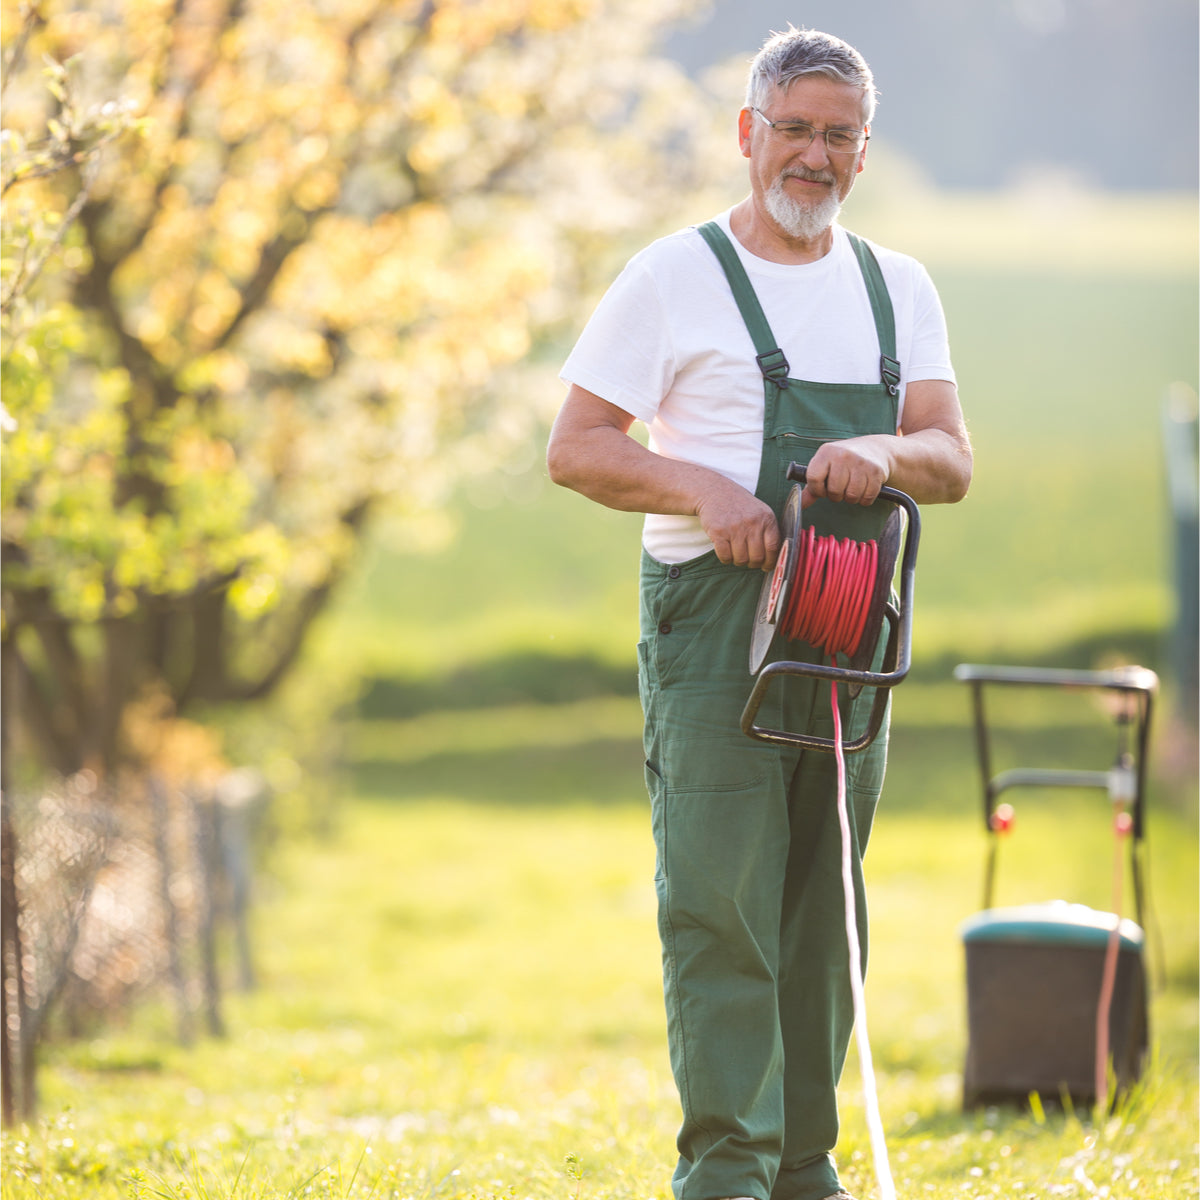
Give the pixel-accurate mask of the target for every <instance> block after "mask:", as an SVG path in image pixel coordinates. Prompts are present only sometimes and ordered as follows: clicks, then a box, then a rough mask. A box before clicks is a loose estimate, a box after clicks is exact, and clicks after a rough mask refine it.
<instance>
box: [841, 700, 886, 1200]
mask: <svg viewBox="0 0 1200 1200" xmlns="http://www.w3.org/2000/svg"><path fill="white" fill-rule="evenodd" d="M829 688H830V692H831V694H832V697H833V736H834V756H835V758H836V759H837V780H838V797H837V803H838V823H839V824H840V826H841V830H842V891H843V892H844V893H845V897H846V905H845V908H846V944H847V946H848V947H849V949H850V992H851V995H853V997H854V1037H855V1041H856V1043H857V1045H858V1062H859V1069H860V1071H861V1072H862V1085H863V1103H864V1106H865V1108H866V1113H867V1128H868V1130H869V1131H870V1134H871V1153H872V1155H873V1157H874V1160H875V1179H876V1180H877V1182H878V1183H879V1196H880V1200H896V1185H895V1183H894V1182H893V1180H892V1168H891V1165H890V1164H889V1162H888V1152H887V1140H886V1139H885V1138H884V1134H883V1121H882V1119H881V1118H880V1116H879V1096H878V1094H877V1092H876V1090H875V1067H874V1064H873V1062H872V1060H871V1041H870V1038H869V1037H868V1036H867V1001H866V996H865V995H864V994H863V983H862V949H861V947H860V946H859V942H858V916H857V911H856V909H857V906H856V904H855V901H854V872H853V867H852V863H851V842H850V817H849V814H848V812H847V808H846V759H845V756H844V755H843V753H842V718H841V713H840V712H839V711H838V695H837V683H836V682H831V683H830V685H829Z"/></svg>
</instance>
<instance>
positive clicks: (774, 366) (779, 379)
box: [754, 349, 899, 387]
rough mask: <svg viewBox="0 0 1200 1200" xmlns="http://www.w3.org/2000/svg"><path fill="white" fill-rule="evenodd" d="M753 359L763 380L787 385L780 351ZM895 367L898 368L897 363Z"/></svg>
mask: <svg viewBox="0 0 1200 1200" xmlns="http://www.w3.org/2000/svg"><path fill="white" fill-rule="evenodd" d="M754 358H755V361H756V362H757V363H758V369H759V370H760V371H761V372H762V373H763V378H764V379H769V380H770V381H771V382H772V383H775V384H778V385H779V386H780V387H785V386H786V385H787V379H788V372H789V371H790V370H791V367H789V366H788V360H787V358H786V357H785V355H784V353H783V351H782V350H779V349H775V350H768V351H767V352H766V354H756V355H755V356H754ZM896 365H897V366H899V364H898V363H897V364H896ZM897 378H899V376H897Z"/></svg>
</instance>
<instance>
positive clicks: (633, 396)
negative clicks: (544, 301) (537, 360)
mask: <svg viewBox="0 0 1200 1200" xmlns="http://www.w3.org/2000/svg"><path fill="white" fill-rule="evenodd" d="M675 370H676V365H675V354H674V349H673V346H672V338H671V328H670V324H669V321H668V319H667V313H666V306H665V305H664V304H663V300H662V297H661V295H660V294H659V291H658V288H657V287H656V286H655V283H654V277H653V275H652V274H651V272H650V270H649V269H648V267H647V265H646V263H645V262H644V256H643V255H639V256H637V257H635V258H634V259H632V260H631V261H630V262H629V264H628V265H627V266H626V267H625V269H624V270H623V271H622V272H621V274H620V275H618V276H617V278H616V280H615V281H614V282H613V284H612V286H611V287H610V288H609V289H608V291H607V292H606V293H605V294H604V297H603V298H602V299H601V301H600V303H599V304H598V305H597V306H596V311H595V312H594V313H593V314H592V316H591V319H590V320H589V321H588V323H587V324H586V325H585V326H584V329H583V332H582V333H581V334H580V335H579V340H578V341H577V342H576V343H575V348H574V349H573V350H572V351H571V353H570V355H569V356H568V357H567V361H566V362H565V363H564V364H563V368H562V370H561V371H560V372H559V376H560V378H561V379H562V380H563V381H564V382H565V383H568V384H571V383H573V384H577V385H578V386H579V387H581V388H585V389H586V390H587V391H589V392H592V393H593V394H594V395H597V396H599V397H600V398H601V399H602V400H607V401H608V402H609V403H610V404H615V405H616V406H617V407H618V408H620V409H624V411H625V412H627V413H629V414H630V416H633V417H636V418H637V419H638V420H639V421H644V422H646V423H647V424H649V422H650V421H652V420H653V419H654V416H655V414H656V413H657V412H658V406H659V405H660V404H661V403H662V399H663V397H664V396H665V395H666V394H667V392H668V391H669V390H670V388H671V384H672V381H673V380H674V378H675Z"/></svg>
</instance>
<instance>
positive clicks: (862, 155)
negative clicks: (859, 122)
mask: <svg viewBox="0 0 1200 1200" xmlns="http://www.w3.org/2000/svg"><path fill="white" fill-rule="evenodd" d="M870 132H871V127H870V125H864V126H863V133H865V134H867V135H870ZM870 144H871V142H870V137H869V136H868V139H867V141H865V142H863V148H862V149H861V150H860V151H859V152H858V166H857V167H855V168H854V173H855V175H858V174H859V173H860V172H861V171H862V169H863V167H865V166H866V165H867V147H868V146H869V145H870Z"/></svg>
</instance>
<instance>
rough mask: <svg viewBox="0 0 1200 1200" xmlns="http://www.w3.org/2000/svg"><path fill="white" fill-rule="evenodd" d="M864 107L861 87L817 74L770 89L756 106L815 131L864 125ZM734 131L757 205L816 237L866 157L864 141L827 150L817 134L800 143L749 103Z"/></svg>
mask: <svg viewBox="0 0 1200 1200" xmlns="http://www.w3.org/2000/svg"><path fill="white" fill-rule="evenodd" d="M865 107H866V106H865V97H864V96H863V93H862V91H861V90H860V89H859V88H856V87H854V86H853V85H852V84H848V83H839V82H837V81H836V80H833V79H827V78H825V77H824V76H821V75H809V76H803V77H801V78H800V79H797V80H796V81H795V82H794V83H793V84H792V85H791V87H789V88H788V89H787V90H786V91H784V90H782V89H780V88H772V89H771V91H770V92H769V93H768V95H767V98H766V100H765V101H764V102H763V104H762V105H761V106H760V108H761V112H762V113H763V115H764V116H765V117H766V118H767V119H768V120H770V121H773V122H787V121H802V122H804V123H805V124H807V125H811V126H813V127H814V128H815V129H818V130H827V129H862V128H864V113H865ZM738 134H739V138H740V141H741V147H742V153H743V154H744V155H745V156H746V157H747V158H748V159H749V160H750V185H751V190H752V192H753V195H754V200H755V203H756V205H757V207H758V208H759V209H760V211H764V212H766V213H767V214H769V215H770V217H771V218H772V219H773V220H774V221H775V222H776V223H777V224H779V225H780V226H781V227H782V228H783V229H784V231H785V232H787V233H789V234H790V235H791V236H794V237H806V238H811V237H814V236H816V234H817V233H818V232H820V231H821V230H823V229H826V228H828V227H829V225H830V224H832V223H833V220H834V219H835V218H836V216H837V213H838V209H839V208H840V207H841V203H842V201H843V200H845V198H846V197H847V196H848V195H849V194H850V189H851V188H852V187H853V186H854V177H855V176H856V175H857V174H858V173H859V171H861V170H862V169H863V163H864V160H865V159H866V153H867V151H866V146H865V145H864V146H863V148H862V149H861V150H859V151H857V152H855V153H851V154H837V153H834V154H830V153H829V150H828V148H827V146H826V145H825V139H824V138H823V137H821V136H819V135H818V136H816V137H814V138H813V140H812V141H811V142H810V143H809V145H808V146H803V145H801V144H799V143H798V142H797V141H796V139H794V138H792V137H789V136H788V135H787V134H785V133H783V132H782V131H780V130H777V129H772V128H771V127H770V126H769V125H767V124H766V123H765V122H764V121H763V120H761V119H760V118H759V117H757V116H756V115H755V114H754V113H753V112H752V111H751V110H750V109H749V108H744V109H742V111H741V114H740V116H739V118H738Z"/></svg>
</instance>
